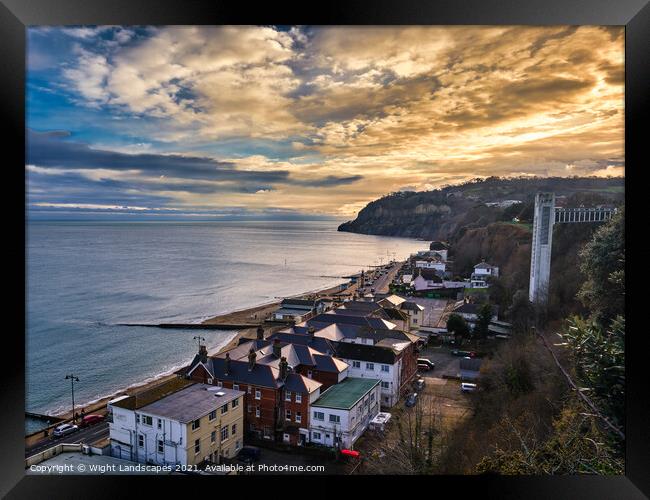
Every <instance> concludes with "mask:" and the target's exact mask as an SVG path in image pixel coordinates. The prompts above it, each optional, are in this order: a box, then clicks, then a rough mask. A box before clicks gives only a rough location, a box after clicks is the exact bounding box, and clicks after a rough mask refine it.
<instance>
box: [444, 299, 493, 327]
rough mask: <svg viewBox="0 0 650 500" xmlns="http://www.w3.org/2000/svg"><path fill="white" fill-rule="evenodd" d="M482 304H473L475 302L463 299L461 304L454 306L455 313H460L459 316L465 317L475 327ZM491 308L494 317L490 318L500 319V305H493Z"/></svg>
mask: <svg viewBox="0 0 650 500" xmlns="http://www.w3.org/2000/svg"><path fill="white" fill-rule="evenodd" d="M482 306H483V304H473V303H468V302H465V301H461V302H460V303H459V304H456V307H454V309H453V313H454V314H458V315H459V316H461V317H462V318H464V319H465V321H466V322H467V324H468V325H469V326H470V327H472V328H473V327H474V326H475V325H476V322H477V321H478V313H479V311H480V310H481V307H482ZM491 308H492V317H491V318H490V320H491V321H496V320H497V319H498V312H499V307H498V306H491Z"/></svg>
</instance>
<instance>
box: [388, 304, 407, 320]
mask: <svg viewBox="0 0 650 500" xmlns="http://www.w3.org/2000/svg"><path fill="white" fill-rule="evenodd" d="M384 311H385V312H386V316H388V319H389V320H393V321H395V320H397V321H406V320H407V319H408V315H407V314H406V313H405V312H402V311H400V310H399V309H394V308H392V307H390V308H388V309H384Z"/></svg>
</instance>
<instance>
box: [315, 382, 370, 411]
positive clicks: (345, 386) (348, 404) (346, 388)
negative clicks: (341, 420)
mask: <svg viewBox="0 0 650 500" xmlns="http://www.w3.org/2000/svg"><path fill="white" fill-rule="evenodd" d="M377 385H379V380H377V379H367V378H353V377H348V378H346V379H345V380H343V381H342V382H339V383H338V384H336V385H333V386H331V387H330V388H329V389H327V390H326V391H325V392H323V394H322V395H321V397H320V398H318V399H317V400H316V401H315V402H314V403H313V404H312V407H320V408H323V407H324V408H338V409H342V410H349V409H351V408H353V407H354V405H356V404H357V403H358V402H359V400H360V399H362V398H363V397H364V396H365V395H366V394H368V393H369V392H370V391H371V390H372V389H373V388H374V387H376V386H377Z"/></svg>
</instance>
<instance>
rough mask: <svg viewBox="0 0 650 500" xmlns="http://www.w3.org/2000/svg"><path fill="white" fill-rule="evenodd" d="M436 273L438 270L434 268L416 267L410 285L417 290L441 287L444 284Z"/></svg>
mask: <svg viewBox="0 0 650 500" xmlns="http://www.w3.org/2000/svg"><path fill="white" fill-rule="evenodd" d="M438 273H439V271H437V270H435V269H424V268H417V270H416V274H415V277H414V278H413V280H412V281H411V286H412V287H413V288H415V290H416V291H418V292H420V291H423V290H434V289H438V288H443V287H444V284H443V283H442V278H441V277H440V276H439V275H438Z"/></svg>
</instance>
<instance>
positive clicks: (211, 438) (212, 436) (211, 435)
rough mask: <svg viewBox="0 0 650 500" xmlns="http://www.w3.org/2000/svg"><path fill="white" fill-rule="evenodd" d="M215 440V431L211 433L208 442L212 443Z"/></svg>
mask: <svg viewBox="0 0 650 500" xmlns="http://www.w3.org/2000/svg"><path fill="white" fill-rule="evenodd" d="M216 440H217V431H212V433H211V434H210V442H211V443H214V442H215V441H216Z"/></svg>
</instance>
